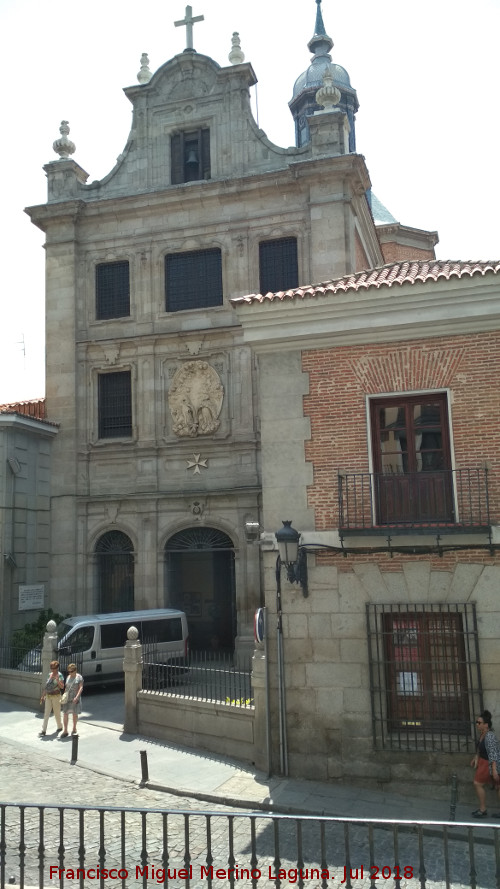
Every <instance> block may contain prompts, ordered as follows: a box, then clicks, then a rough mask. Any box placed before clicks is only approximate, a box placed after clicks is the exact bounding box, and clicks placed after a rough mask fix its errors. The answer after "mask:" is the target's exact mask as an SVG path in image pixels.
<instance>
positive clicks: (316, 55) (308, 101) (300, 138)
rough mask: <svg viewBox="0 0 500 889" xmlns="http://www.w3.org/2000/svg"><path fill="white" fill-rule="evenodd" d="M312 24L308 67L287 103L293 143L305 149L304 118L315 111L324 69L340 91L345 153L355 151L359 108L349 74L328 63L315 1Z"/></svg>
mask: <svg viewBox="0 0 500 889" xmlns="http://www.w3.org/2000/svg"><path fill="white" fill-rule="evenodd" d="M316 4H317V10H316V23H315V26H314V35H313V37H312V38H311V40H310V41H309V43H308V44H307V46H308V48H309V50H310V51H311V52H312V53H313V57H312V59H311V64H310V65H309V67H308V68H307V69H306V71H304V72H303V73H302V74H300V75H299V77H297V80H296V81H295V84H294V87H293V95H292V98H291V100H290V102H289V103H288V106H289V108H290V111H291V112H292V116H293V118H294V120H295V141H296V145H297V147H299V148H300V147H301V146H302V145H306V144H307V142H309V141H310V134H309V126H308V123H307V117H308V116H309V115H311V114H314V112H315V111H318V110H319V107H320V106H319V105H318V104H317V102H316V93H317V91H318V90H319V88H320V87H321V86H323V75H324V73H325V71H326V69H327V68H328V69H329V70H330V73H331V75H332V77H333V83H334V85H335V86H336V87H337V88H338V89H339V90H340V94H341V99H340V102H339V104H338V107H339V108H340V109H341V110H342V111H344V112H345V113H346V114H347V117H348V119H349V125H350V128H351V132H350V134H349V151H355V150H356V137H355V129H354V122H355V114H356V111H357V110H358V108H359V103H358V97H357V95H356V90H355V89H354V88H353V87H352V86H351V81H350V79H349V74H348V73H347V71H346V69H345V68H343V67H342V65H337V64H336V63H335V62H332V57H331V55H330V50H331V49H332V47H333V40H332V38H331V37H329V36H328V34H327V33H326V31H325V26H324V23H323V15H322V12H321V0H316Z"/></svg>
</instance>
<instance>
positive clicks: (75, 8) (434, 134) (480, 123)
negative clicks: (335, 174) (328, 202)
mask: <svg viewBox="0 0 500 889" xmlns="http://www.w3.org/2000/svg"><path fill="white" fill-rule="evenodd" d="M185 6H186V3H185V0H147V2H143V3H138V2H137V0H133V2H132V0H86V2H85V4H75V3H61V2H60V0H57V2H56V0H0V58H1V59H2V72H3V81H4V86H3V91H2V93H3V95H2V104H3V112H2V119H3V121H4V127H3V133H2V135H1V136H0V162H1V169H2V170H3V182H2V189H1V190H2V213H1V223H0V224H1V232H0V250H1V253H2V261H1V263H0V404H3V403H6V402H11V401H17V400H25V399H30V398H39V397H42V396H43V395H44V393H45V383H44V274H45V273H44V250H43V240H44V236H43V233H42V232H40V231H39V230H38V229H36V228H35V227H34V226H33V225H32V223H31V222H30V220H29V218H28V216H27V215H26V214H25V213H24V212H23V210H24V207H26V206H33V205H36V204H42V203H44V202H45V201H46V177H45V173H44V171H43V165H44V164H46V163H48V162H49V161H51V160H56V159H57V155H56V154H54V152H53V150H52V143H53V142H54V140H55V139H56V138H58V137H59V126H60V122H61V120H63V119H64V120H68V121H69V125H70V128H71V132H70V138H71V139H72V141H73V142H74V143H75V144H76V151H75V154H74V155H73V158H74V160H76V161H77V162H78V163H79V164H80V166H82V167H83V168H84V169H85V170H86V171H87V172H88V173H89V180H88V181H89V182H92V181H93V180H95V179H101V178H103V177H104V176H105V175H106V174H107V173H108V172H109V171H110V170H111V168H112V167H113V166H114V164H115V162H116V158H117V156H118V155H119V154H120V153H121V151H122V150H123V148H124V145H125V143H126V141H127V136H128V133H129V130H130V125H131V109H132V106H131V104H130V102H129V100H128V99H127V97H126V96H125V95H124V93H123V88H124V87H127V86H131V85H135V84H137V72H138V71H139V68H140V58H141V54H142V53H143V52H147V53H148V54H149V59H150V69H151V71H152V72H154V71H156V70H157V69H158V68H159V67H160V66H161V65H162V64H163V63H164V62H166V61H167V60H168V59H169V58H171V57H172V56H174V55H176V54H177V53H179V52H182V51H183V49H184V47H185V45H186V43H185V39H186V38H185V28H176V27H174V24H173V23H174V21H177V20H178V19H182V18H184V14H185ZM191 6H192V7H193V15H203V16H204V21H203V22H200V23H198V24H196V25H195V26H194V48H195V49H196V50H197V51H198V52H200V53H203V54H205V55H208V56H210V57H211V58H213V59H215V61H216V62H218V63H219V64H220V65H222V66H225V65H228V64H229V62H228V58H227V57H228V53H229V51H230V49H231V35H232V33H233V31H238V32H239V34H240V40H241V47H242V49H243V52H244V53H245V61H246V62H250V63H251V64H252V66H253V69H254V71H255V74H256V76H257V79H258V84H257V87H254V88H253V89H252V93H253V98H252V102H253V107H254V109H255V115H256V116H258V122H259V125H260V127H261V128H262V129H263V130H264V131H265V132H266V134H267V136H268V137H269V138H270V139H271V140H272V141H273V142H275V143H276V144H277V145H280V146H282V147H287V146H289V145H293V144H294V132H293V122H292V117H291V114H290V111H289V109H288V102H289V100H290V99H291V96H292V90H293V84H294V82H295V80H296V78H297V77H298V76H299V74H301V73H302V72H303V71H304V70H305V69H306V68H307V67H308V65H309V61H310V58H311V56H310V53H309V50H308V49H307V43H308V41H309V40H310V39H311V37H312V35H313V32H314V23H315V17H316V3H315V0H293V2H292V0H288V2H287V3H285V2H283V0H252V2H251V3H249V2H243V0H191ZM322 12H323V20H324V23H325V29H326V32H327V33H328V34H329V36H330V37H331V38H332V39H333V41H334V47H333V50H332V60H333V61H334V62H336V63H338V64H340V65H343V67H344V68H346V69H347V71H348V72H349V75H350V78H351V84H352V85H353V86H354V88H355V89H356V90H357V94H358V100H359V103H360V108H359V111H358V114H357V119H356V138H357V150H358V152H359V153H360V154H362V155H364V157H365V159H366V162H367V165H368V169H369V172H370V177H371V181H372V186H373V190H374V191H375V193H376V194H377V196H378V197H379V199H380V200H381V201H382V203H383V204H385V206H386V207H387V208H388V209H389V210H390V212H391V213H392V214H393V216H395V217H396V219H397V220H398V221H399V222H401V223H403V224H404V225H410V226H413V227H415V228H423V229H429V230H431V231H434V230H437V231H438V233H439V238H440V241H439V244H438V245H437V248H436V255H437V257H438V258H439V259H462V260H467V259H486V260H488V259H497V260H498V259H500V237H499V232H500V224H499V211H498V208H499V205H500V176H499V170H498V166H499V158H500V117H499V113H498V108H499V98H498V95H499V89H500V82H499V81H500V78H499V65H498V35H499V33H500V0H475V2H474V3H472V2H469V0H467V2H466V0H419V2H418V3H417V2H413V3H412V2H409V0H407V2H406V3H402V2H401V0H377V2H374V0H348V2H347V0H342V2H339V0H323V2H322ZM301 283H315V282H301Z"/></svg>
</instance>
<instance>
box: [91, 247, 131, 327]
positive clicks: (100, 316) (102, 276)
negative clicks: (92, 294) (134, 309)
mask: <svg viewBox="0 0 500 889" xmlns="http://www.w3.org/2000/svg"><path fill="white" fill-rule="evenodd" d="M95 290H96V318H97V320H98V321H103V320H105V319H106V318H124V317H125V316H127V315H130V275H129V264H128V261H123V262H103V263H101V264H100V265H98V266H96V270H95Z"/></svg>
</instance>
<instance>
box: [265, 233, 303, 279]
mask: <svg viewBox="0 0 500 889" xmlns="http://www.w3.org/2000/svg"><path fill="white" fill-rule="evenodd" d="M259 270H260V285H259V286H260V293H276V292H277V291H278V290H290V289H291V288H292V287H298V286H299V267H298V260H297V238H277V239H276V240H275V241H261V242H260V244H259Z"/></svg>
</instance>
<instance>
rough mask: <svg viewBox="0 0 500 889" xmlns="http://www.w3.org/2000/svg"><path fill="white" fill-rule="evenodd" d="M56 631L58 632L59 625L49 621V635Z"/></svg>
mask: <svg viewBox="0 0 500 889" xmlns="http://www.w3.org/2000/svg"><path fill="white" fill-rule="evenodd" d="M55 630H57V624H56V622H55V620H49V622H48V624H47V633H53V632H54V631H55Z"/></svg>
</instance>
